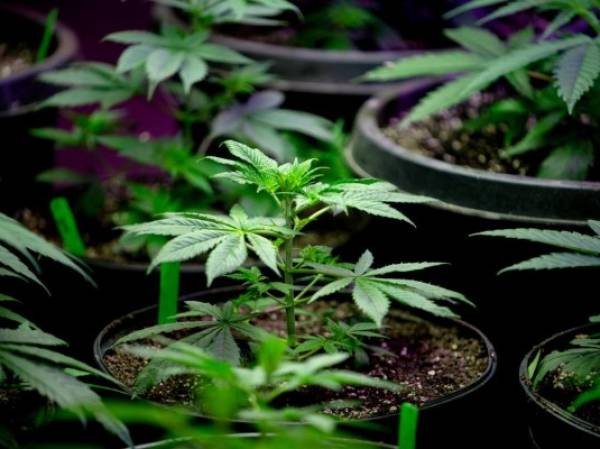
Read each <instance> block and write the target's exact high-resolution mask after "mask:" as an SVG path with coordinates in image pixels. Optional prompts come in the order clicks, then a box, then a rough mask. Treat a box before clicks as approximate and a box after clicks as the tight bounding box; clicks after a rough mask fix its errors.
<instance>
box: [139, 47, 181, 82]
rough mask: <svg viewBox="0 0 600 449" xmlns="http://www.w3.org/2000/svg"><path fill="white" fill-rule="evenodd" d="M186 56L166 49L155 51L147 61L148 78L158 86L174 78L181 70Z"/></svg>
mask: <svg viewBox="0 0 600 449" xmlns="http://www.w3.org/2000/svg"><path fill="white" fill-rule="evenodd" d="M184 60H185V54H184V53H182V52H174V51H169V50H165V49H162V48H160V49H158V50H154V51H153V52H152V53H151V54H150V56H149V57H148V59H147V60H146V72H147V74H148V78H149V79H150V81H151V82H152V83H154V84H158V83H160V82H161V81H164V80H165V79H167V78H170V77H171V76H173V75H174V74H175V73H177V71H178V70H179V69H180V68H181V65H182V64H183V61H184Z"/></svg>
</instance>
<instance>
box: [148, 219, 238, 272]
mask: <svg viewBox="0 0 600 449" xmlns="http://www.w3.org/2000/svg"><path fill="white" fill-rule="evenodd" d="M229 237H231V236H229V235H228V233H227V232H226V231H221V230H211V229H204V230H200V231H192V232H189V233H187V234H184V235H181V236H179V237H175V238H174V239H173V240H170V241H169V242H168V243H167V244H166V245H165V246H163V247H162V248H161V250H160V251H159V252H158V254H157V255H156V257H155V258H154V259H153V260H152V263H151V264H150V267H149V268H148V270H149V271H151V270H153V269H154V268H155V267H157V266H158V265H160V264H161V263H163V262H180V261H183V260H189V259H192V258H194V257H197V256H199V255H201V254H204V253H206V252H208V251H210V250H211V249H213V248H214V247H215V246H217V245H219V244H220V243H221V242H223V241H225V240H226V239H227V238H229Z"/></svg>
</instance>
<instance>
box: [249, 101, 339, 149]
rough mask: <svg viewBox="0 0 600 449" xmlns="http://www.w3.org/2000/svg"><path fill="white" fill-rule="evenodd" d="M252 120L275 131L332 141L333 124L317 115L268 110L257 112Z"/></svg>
mask: <svg viewBox="0 0 600 449" xmlns="http://www.w3.org/2000/svg"><path fill="white" fill-rule="evenodd" d="M252 119H253V120H255V121H258V122H260V123H263V124H265V125H267V126H270V127H273V128H275V129H280V130H287V131H295V132H297V133H300V134H304V135H307V136H310V137H314V138H315V139H318V140H321V141H324V142H331V141H333V138H334V136H333V132H332V129H333V123H331V122H330V121H329V120H327V119H324V118H322V117H319V116H318V115H313V114H309V113H307V112H300V111H293V110H289V109H268V110H266V111H258V112H256V113H254V114H253V115H252Z"/></svg>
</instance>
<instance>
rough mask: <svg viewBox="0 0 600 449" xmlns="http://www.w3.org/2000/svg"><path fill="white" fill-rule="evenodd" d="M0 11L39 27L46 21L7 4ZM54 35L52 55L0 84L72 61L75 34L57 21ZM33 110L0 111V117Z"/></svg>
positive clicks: (76, 42) (75, 49)
mask: <svg viewBox="0 0 600 449" xmlns="http://www.w3.org/2000/svg"><path fill="white" fill-rule="evenodd" d="M1 11H6V12H9V13H12V14H18V15H21V16H23V17H25V18H27V19H29V20H31V21H32V22H35V23H37V24H39V25H40V26H43V25H44V22H45V20H46V18H45V16H44V15H43V14H41V13H39V12H37V11H35V10H33V9H30V8H28V7H23V6H21V5H18V4H10V3H9V4H6V5H0V12H1ZM54 33H55V36H56V38H57V41H58V47H57V49H56V51H55V52H54V53H53V54H52V55H50V56H49V57H48V58H46V60H45V61H43V62H41V63H35V64H34V65H32V66H31V67H29V68H28V69H26V70H23V71H21V72H18V73H15V74H14V75H11V76H9V77H8V78H4V79H2V80H0V84H10V83H14V82H19V81H21V80H23V79H25V78H37V77H38V76H39V75H40V74H41V73H42V72H46V71H50V70H54V69H55V68H57V67H59V66H61V65H64V64H66V63H67V62H68V61H70V60H71V59H73V58H74V56H75V55H76V54H77V53H78V52H79V40H78V39H77V35H76V34H75V32H74V31H72V30H71V29H70V28H68V27H67V26H66V25H65V24H64V23H62V22H61V21H60V20H59V21H58V22H57V24H56V29H55V31H54ZM35 108H36V106H35V105H24V106H21V107H18V108H15V109H11V110H9V111H0V117H3V116H8V115H9V116H13V115H19V114H24V113H27V112H30V111H32V110H34V109H35Z"/></svg>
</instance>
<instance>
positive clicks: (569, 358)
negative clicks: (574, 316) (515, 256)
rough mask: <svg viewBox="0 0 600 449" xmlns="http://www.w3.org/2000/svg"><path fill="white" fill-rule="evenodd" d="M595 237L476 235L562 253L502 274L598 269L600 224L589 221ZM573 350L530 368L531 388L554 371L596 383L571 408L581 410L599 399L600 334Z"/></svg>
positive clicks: (522, 232)
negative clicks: (583, 268) (542, 246)
mask: <svg viewBox="0 0 600 449" xmlns="http://www.w3.org/2000/svg"><path fill="white" fill-rule="evenodd" d="M588 225H589V227H590V229H591V230H592V231H593V232H594V235H587V234H582V233H579V232H568V231H552V230H542V229H505V230H496V231H487V232H482V233H479V234H476V235H481V236H489V237H503V238H512V239H519V240H526V241H530V242H535V243H543V244H546V245H550V246H554V247H557V248H560V249H562V250H563V251H560V252H553V253H550V254H544V255H542V256H538V257H534V258H532V259H529V260H526V261H524V262H520V263H517V264H515V265H511V266H510V267H508V268H505V269H503V270H502V271H501V273H503V272H506V271H514V270H518V271H521V270H550V269H565V268H578V267H600V221H594V220H590V221H588ZM591 321H592V322H600V316H596V317H592V318H591ZM571 344H572V346H573V347H572V348H570V349H567V350H564V351H554V352H551V353H550V354H548V355H546V356H545V357H543V358H542V359H541V360H539V357H538V358H536V360H534V362H533V363H532V365H531V366H530V367H529V374H530V377H531V379H532V381H533V384H534V386H538V385H539V384H540V383H541V382H542V381H543V380H544V379H545V378H546V376H547V375H548V374H549V373H551V372H552V371H554V370H556V369H557V368H562V369H563V370H565V371H566V372H569V373H574V374H576V375H577V378H578V380H580V381H589V379H596V381H595V383H596V384H597V385H598V386H597V387H596V388H594V389H592V390H590V391H588V392H585V393H583V394H582V395H581V397H579V398H578V399H577V400H576V401H575V402H574V403H573V404H572V410H575V409H577V408H579V407H582V406H583V405H585V404H586V403H588V402H591V401H592V400H598V399H600V349H599V348H600V334H595V335H589V336H587V337H585V338H575V339H574V340H573V341H572V342H571Z"/></svg>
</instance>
